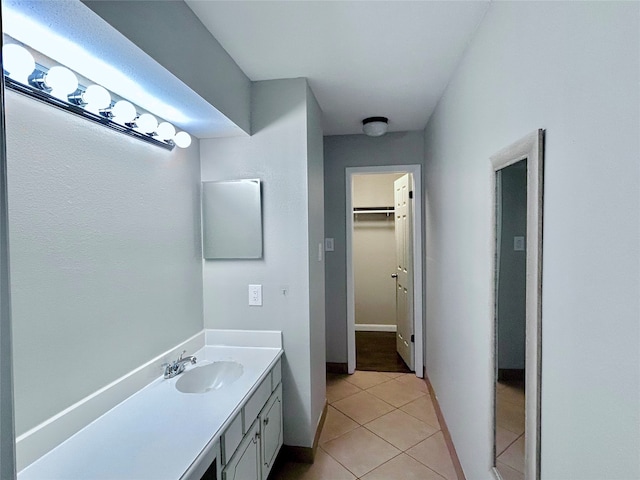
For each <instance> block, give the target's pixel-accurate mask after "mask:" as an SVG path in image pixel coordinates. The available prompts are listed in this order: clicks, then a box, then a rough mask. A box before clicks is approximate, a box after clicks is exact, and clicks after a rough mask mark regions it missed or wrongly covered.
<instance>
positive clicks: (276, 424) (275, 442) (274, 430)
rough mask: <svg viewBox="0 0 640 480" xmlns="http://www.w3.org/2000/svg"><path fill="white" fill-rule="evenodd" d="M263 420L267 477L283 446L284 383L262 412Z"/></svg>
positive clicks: (263, 476)
mask: <svg viewBox="0 0 640 480" xmlns="http://www.w3.org/2000/svg"><path fill="white" fill-rule="evenodd" d="M259 420H260V421H261V422H262V478H263V479H266V478H267V476H268V475H269V472H270V471H271V467H272V466H273V462H274V461H275V460H276V457H277V456H278V452H279V451H280V447H281V446H282V441H283V438H282V384H280V385H278V388H277V389H276V391H275V392H273V395H271V398H270V399H269V401H268V402H267V404H266V405H265V407H264V409H263V410H262V412H261V413H260V417H259Z"/></svg>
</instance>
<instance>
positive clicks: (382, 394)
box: [367, 380, 425, 408]
mask: <svg viewBox="0 0 640 480" xmlns="http://www.w3.org/2000/svg"><path fill="white" fill-rule="evenodd" d="M367 392H369V393H371V394H373V395H375V396H376V397H378V398H379V399H380V400H384V401H385V402H387V403H389V404H391V405H393V406H394V407H396V408H399V407H401V406H403V405H406V404H407V403H409V402H412V401H414V400H416V399H417V398H419V397H423V396H424V395H425V393H424V392H423V391H421V390H420V389H419V388H418V387H415V386H412V385H410V384H406V383H401V382H398V381H397V380H389V381H388V382H384V383H381V384H379V385H376V386H375V387H371V388H368V389H367Z"/></svg>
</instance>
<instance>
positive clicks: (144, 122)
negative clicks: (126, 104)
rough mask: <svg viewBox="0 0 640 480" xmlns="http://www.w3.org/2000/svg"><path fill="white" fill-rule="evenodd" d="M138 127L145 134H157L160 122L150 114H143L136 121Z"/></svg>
mask: <svg viewBox="0 0 640 480" xmlns="http://www.w3.org/2000/svg"><path fill="white" fill-rule="evenodd" d="M136 127H138V130H140V131H141V132H144V133H151V132H155V131H156V128H158V120H156V117H154V116H153V115H151V114H150V113H143V114H142V115H140V116H139V117H138V118H137V119H136Z"/></svg>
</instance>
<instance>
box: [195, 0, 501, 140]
mask: <svg viewBox="0 0 640 480" xmlns="http://www.w3.org/2000/svg"><path fill="white" fill-rule="evenodd" d="M186 3H187V4H188V5H189V7H190V8H191V9H192V10H193V11H194V13H195V14H196V15H197V16H198V17H199V18H200V20H201V21H202V23H203V24H204V25H205V27H207V29H208V30H209V31H210V32H211V33H212V34H213V36H214V37H215V38H216V39H217V40H218V41H219V42H220V43H221V45H222V46H223V47H224V48H225V49H226V50H227V52H228V53H229V54H230V55H231V56H232V57H233V59H234V60H235V61H236V63H237V64H238V65H239V66H240V68H241V69H242V70H243V71H244V72H245V74H246V75H247V76H248V77H249V78H250V79H251V80H253V81H257V80H271V79H278V78H297V77H306V78H307V79H308V81H309V84H310V86H311V89H312V90H313V92H314V94H315V96H316V98H317V99H318V103H319V104H320V107H321V108H322V111H323V114H324V119H323V122H324V134H325V135H341V134H354V133H361V132H362V125H361V121H362V119H363V118H366V117H369V116H386V117H388V118H389V131H407V130H421V129H423V128H424V127H425V125H426V123H427V120H428V119H429V117H430V115H431V113H432V112H433V109H434V108H435V106H436V104H437V102H438V100H439V99H440V97H441V95H442V93H443V92H444V89H445V88H446V86H447V83H448V81H449V79H450V78H451V76H452V74H453V72H454V70H455V68H456V66H457V65H458V62H459V61H460V59H461V57H462V55H463V54H464V51H465V49H466V47H467V45H468V44H469V42H470V40H471V38H472V36H473V34H474V32H475V30H476V28H477V26H478V25H479V24H480V22H481V21H482V18H483V16H484V14H485V12H486V10H487V8H488V6H489V2H488V1H484V0H483V1H410V2H405V1H242V0H239V1H238V0H237V1H206V0H186Z"/></svg>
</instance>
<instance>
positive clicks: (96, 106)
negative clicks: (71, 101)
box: [82, 85, 111, 114]
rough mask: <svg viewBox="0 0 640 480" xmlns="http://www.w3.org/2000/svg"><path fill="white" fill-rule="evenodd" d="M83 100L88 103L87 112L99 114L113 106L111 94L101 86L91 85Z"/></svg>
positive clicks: (83, 95)
mask: <svg viewBox="0 0 640 480" xmlns="http://www.w3.org/2000/svg"><path fill="white" fill-rule="evenodd" d="M82 100H83V101H84V102H85V103H86V105H85V106H84V108H85V110H88V111H90V112H92V113H95V114H98V113H99V112H100V110H103V109H105V108H109V106H110V105H111V94H110V93H109V91H108V90H107V89H106V88H104V87H101V86H100V85H90V86H89V87H87V90H86V91H85V92H84V93H83V94H82Z"/></svg>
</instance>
